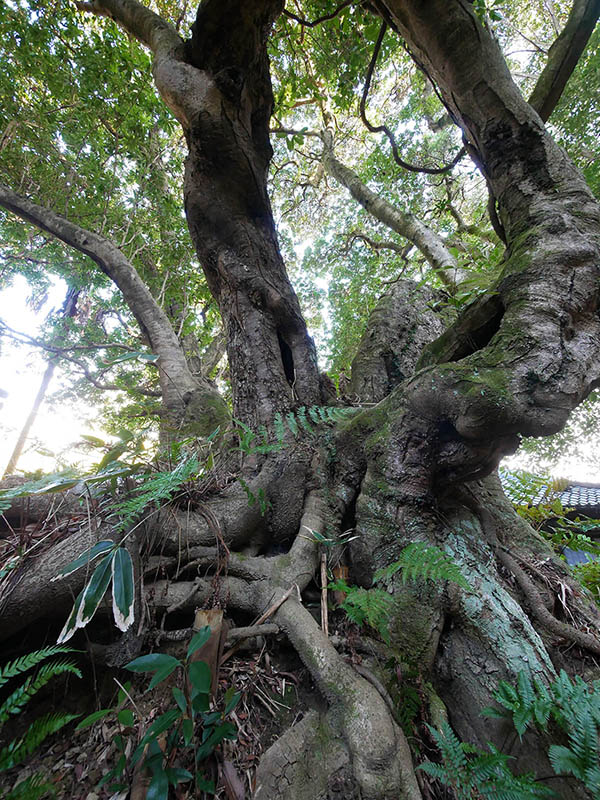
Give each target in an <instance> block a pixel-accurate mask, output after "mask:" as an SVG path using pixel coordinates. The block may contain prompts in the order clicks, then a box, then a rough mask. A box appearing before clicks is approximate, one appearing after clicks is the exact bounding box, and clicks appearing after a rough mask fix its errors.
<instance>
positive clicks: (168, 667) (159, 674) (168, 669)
mask: <svg viewBox="0 0 600 800" xmlns="http://www.w3.org/2000/svg"><path fill="white" fill-rule="evenodd" d="M178 666H179V664H178V663H177V659H175V663H171V664H165V666H164V667H161V668H160V669H158V670H157V671H156V674H155V675H154V677H153V678H152V680H151V681H150V685H149V686H148V689H147V690H146V691H148V692H149V691H150V690H151V689H154V687H155V686H158V684H159V683H162V682H163V681H164V680H165V679H166V678H168V677H169V675H171V673H172V672H174V671H175V670H176V669H177V667H178Z"/></svg>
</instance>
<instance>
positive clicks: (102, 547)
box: [51, 539, 115, 581]
mask: <svg viewBox="0 0 600 800" xmlns="http://www.w3.org/2000/svg"><path fill="white" fill-rule="evenodd" d="M114 546H115V543H114V542H113V541H111V540H110V539H104V540H103V541H101V542H96V544H95V545H94V546H93V547H90V549H89V550H86V551H85V553H82V554H81V555H80V556H79V557H78V558H76V559H75V560H74V561H71V562H70V563H69V564H67V566H66V567H63V568H62V569H61V571H60V572H59V573H58V575H56V576H55V577H54V578H52V579H51V580H53V581H57V580H58V579H59V578H64V577H66V576H67V575H70V574H71V573H72V572H75V571H76V570H78V569H79V568H80V567H84V566H85V565H86V564H89V563H91V562H92V561H93V560H94V559H96V558H98V556H101V555H102V554H103V553H106V552H108V551H109V550H111V549H112V548H113V547H114Z"/></svg>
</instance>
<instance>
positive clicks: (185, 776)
mask: <svg viewBox="0 0 600 800" xmlns="http://www.w3.org/2000/svg"><path fill="white" fill-rule="evenodd" d="M165 774H166V776H167V778H168V779H169V783H170V784H171V786H177V784H178V783H184V782H185V781H191V780H193V778H194V776H193V775H192V773H191V772H188V771H187V769H182V768H181V767H167V768H166V769H165Z"/></svg>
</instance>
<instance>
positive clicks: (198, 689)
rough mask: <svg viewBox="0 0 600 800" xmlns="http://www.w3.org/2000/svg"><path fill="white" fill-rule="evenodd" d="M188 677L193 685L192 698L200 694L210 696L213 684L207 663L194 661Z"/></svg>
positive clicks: (190, 666)
mask: <svg viewBox="0 0 600 800" xmlns="http://www.w3.org/2000/svg"><path fill="white" fill-rule="evenodd" d="M188 677H189V679H190V683H191V684H192V687H193V688H192V697H195V696H196V695H197V694H198V693H202V694H208V693H209V692H210V687H211V684H212V674H211V671H210V667H209V666H208V664H207V663H206V661H194V662H193V664H190V665H189V668H188Z"/></svg>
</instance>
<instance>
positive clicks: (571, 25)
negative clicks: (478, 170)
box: [529, 0, 600, 122]
mask: <svg viewBox="0 0 600 800" xmlns="http://www.w3.org/2000/svg"><path fill="white" fill-rule="evenodd" d="M599 16H600V0H574V2H573V5H572V7H571V13H570V14H569V18H568V20H567V23H566V25H565V27H564V28H563V29H562V31H561V32H560V34H559V35H558V37H557V38H556V39H555V41H554V42H553V44H552V46H551V47H550V50H549V52H548V61H547V62H546V66H545V67H544V69H543V70H542V72H541V74H540V76H539V78H538V80H537V83H536V85H535V88H534V90H533V92H532V93H531V96H530V98H529V104H530V105H532V106H533V108H535V110H536V111H537V112H538V114H539V115H540V117H541V118H542V119H543V121H544V122H546V121H547V120H548V119H549V118H550V115H551V114H552V112H553V111H554V109H555V108H556V106H557V104H558V101H559V100H560V98H561V95H562V93H563V91H564V88H565V86H566V85H567V81H568V80H569V78H570V77H571V75H572V74H573V70H574V69H575V67H576V66H577V63H578V61H579V59H580V57H581V55H582V53H583V51H584V50H585V48H586V45H587V43H588V41H589V38H590V36H591V35H592V32H593V30H594V28H595V27H596V22H597V21H598V17H599Z"/></svg>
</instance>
